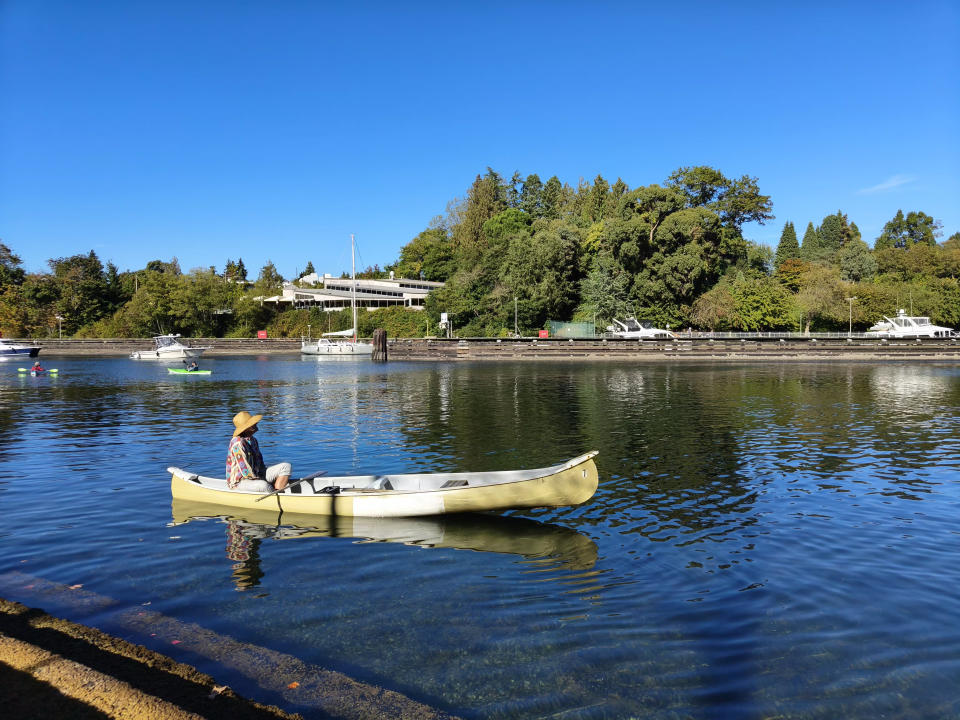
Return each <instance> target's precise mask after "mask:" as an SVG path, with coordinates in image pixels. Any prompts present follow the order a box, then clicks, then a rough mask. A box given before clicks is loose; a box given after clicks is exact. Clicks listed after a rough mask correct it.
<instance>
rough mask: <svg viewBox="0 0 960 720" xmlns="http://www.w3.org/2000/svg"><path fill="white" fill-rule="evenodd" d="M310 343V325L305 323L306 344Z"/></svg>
mask: <svg viewBox="0 0 960 720" xmlns="http://www.w3.org/2000/svg"><path fill="white" fill-rule="evenodd" d="M309 341H310V324H309V323H307V342H309Z"/></svg>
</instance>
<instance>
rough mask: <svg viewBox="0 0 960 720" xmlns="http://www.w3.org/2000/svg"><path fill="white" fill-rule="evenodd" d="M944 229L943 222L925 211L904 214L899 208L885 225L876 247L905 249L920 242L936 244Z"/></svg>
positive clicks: (880, 248)
mask: <svg viewBox="0 0 960 720" xmlns="http://www.w3.org/2000/svg"><path fill="white" fill-rule="evenodd" d="M942 229H943V223H941V222H940V221H939V220H934V219H933V218H932V217H930V216H929V215H927V214H926V213H924V212H909V213H907V215H906V216H904V214H903V210H897V214H896V215H894V217H893V219H892V220H890V221H889V222H888V223H887V224H886V225H884V226H883V232H882V233H880V237H878V238H877V241H876V243H875V244H874V249H876V250H882V249H886V248H901V249H904V248H909V247H911V246H913V245H918V244H922V245H936V244H937V238H938V237H940V235H941V234H942Z"/></svg>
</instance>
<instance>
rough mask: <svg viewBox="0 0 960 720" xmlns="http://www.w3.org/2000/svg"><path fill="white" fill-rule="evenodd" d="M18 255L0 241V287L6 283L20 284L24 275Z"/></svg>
mask: <svg viewBox="0 0 960 720" xmlns="http://www.w3.org/2000/svg"><path fill="white" fill-rule="evenodd" d="M21 264H22V262H21V260H20V257H19V256H18V255H14V254H13V252H11V250H10V248H8V247H7V246H6V245H4V244H3V243H2V242H0V288H3V287H6V286H7V285H22V284H23V279H24V277H25V276H26V273H24V271H23V268H22V267H20V266H21Z"/></svg>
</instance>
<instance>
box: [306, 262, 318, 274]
mask: <svg viewBox="0 0 960 720" xmlns="http://www.w3.org/2000/svg"><path fill="white" fill-rule="evenodd" d="M315 272H316V270H314V269H313V263H312V262H310V261H309V260H307V266H306V267H305V268H304V269H303V274H304V275H312V274H313V273H315Z"/></svg>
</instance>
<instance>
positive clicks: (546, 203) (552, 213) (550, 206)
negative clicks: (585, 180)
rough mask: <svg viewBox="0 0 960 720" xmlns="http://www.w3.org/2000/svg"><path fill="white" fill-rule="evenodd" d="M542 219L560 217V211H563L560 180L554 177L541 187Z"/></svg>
mask: <svg viewBox="0 0 960 720" xmlns="http://www.w3.org/2000/svg"><path fill="white" fill-rule="evenodd" d="M542 197H543V217H545V218H548V219H550V220H553V219H555V218H558V217H560V211H561V210H562V209H563V185H561V184H560V179H559V178H558V177H557V176H556V175H554V176H553V177H551V178H550V179H549V180H547V184H546V185H544V187H543V196H542Z"/></svg>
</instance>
